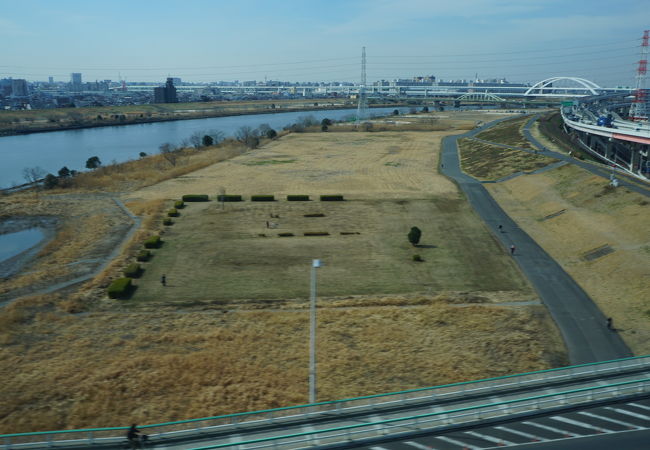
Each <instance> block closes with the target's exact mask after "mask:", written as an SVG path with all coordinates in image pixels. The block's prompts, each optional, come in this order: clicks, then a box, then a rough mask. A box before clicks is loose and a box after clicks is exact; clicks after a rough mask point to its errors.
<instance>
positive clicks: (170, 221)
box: [163, 217, 174, 226]
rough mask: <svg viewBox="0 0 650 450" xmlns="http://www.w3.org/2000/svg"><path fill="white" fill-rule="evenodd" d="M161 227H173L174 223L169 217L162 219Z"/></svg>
mask: <svg viewBox="0 0 650 450" xmlns="http://www.w3.org/2000/svg"><path fill="white" fill-rule="evenodd" d="M163 225H167V226H170V225H174V221H173V220H172V218H171V217H165V218H164V219H163Z"/></svg>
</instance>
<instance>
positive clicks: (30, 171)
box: [23, 166, 47, 183]
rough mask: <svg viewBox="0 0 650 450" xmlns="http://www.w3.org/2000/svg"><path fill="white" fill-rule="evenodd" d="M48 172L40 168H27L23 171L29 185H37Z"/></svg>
mask: <svg viewBox="0 0 650 450" xmlns="http://www.w3.org/2000/svg"><path fill="white" fill-rule="evenodd" d="M45 175H47V172H46V171H44V170H43V169H41V168H40V167H38V166H36V167H25V168H24V169H23V178H24V179H25V181H27V182H28V183H36V182H37V181H38V180H40V179H42V178H43V177H44V176H45Z"/></svg>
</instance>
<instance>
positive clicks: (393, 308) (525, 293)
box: [0, 116, 566, 432]
mask: <svg viewBox="0 0 650 450" xmlns="http://www.w3.org/2000/svg"><path fill="white" fill-rule="evenodd" d="M463 117H465V116H463ZM472 117H476V116H472ZM444 134H445V133H441V132H437V133H435V132H434V133H393V132H390V133H356V134H353V133H314V134H302V135H296V134H292V135H289V136H286V137H284V138H283V139H280V140H277V141H273V142H270V143H268V144H267V145H265V146H264V147H263V148H260V149H257V150H254V151H251V152H247V153H245V154H243V155H240V156H237V157H235V158H232V159H229V160H227V161H223V162H220V163H219V164H214V165H210V166H208V167H205V168H203V169H200V170H197V171H195V172H192V173H191V174H186V175H184V176H179V177H177V178H174V179H170V180H167V181H164V182H161V183H157V184H154V185H149V186H148V187H145V188H142V189H138V190H136V191H129V192H127V193H125V194H124V195H123V198H124V200H125V201H126V202H127V204H128V205H129V207H131V208H132V209H135V208H136V207H137V208H140V210H139V211H136V212H137V213H142V214H143V215H144V214H145V212H146V211H147V210H148V214H149V215H148V216H146V220H145V221H146V222H147V223H148V224H149V226H150V227H151V230H153V229H155V228H156V227H160V216H159V214H160V205H162V204H166V205H169V204H170V203H169V200H168V199H174V198H179V197H180V196H181V195H183V194H186V193H208V194H211V195H213V196H214V194H216V193H217V192H219V191H220V190H221V189H222V188H223V189H225V190H226V191H227V192H228V193H241V194H243V195H245V196H249V195H251V194H260V193H261V194H264V193H272V194H275V195H277V196H278V198H281V196H283V195H286V194H296V193H298V194H302V193H305V194H309V195H312V198H315V196H316V195H317V194H321V193H343V194H344V195H345V196H346V199H347V201H346V202H343V203H342V204H327V205H325V204H322V203H320V202H317V201H314V202H310V203H309V204H308V205H301V206H297V205H293V204H288V203H287V202H286V201H278V202H274V203H272V204H255V205H253V204H252V203H250V202H248V201H247V202H245V203H243V204H241V205H236V206H235V205H227V207H226V209H225V210H224V211H223V212H220V211H219V210H218V209H217V206H218V204H216V202H209V203H206V204H190V205H188V206H187V208H185V209H183V210H181V217H179V218H178V219H176V223H175V224H174V225H173V226H172V227H171V229H168V230H166V231H165V234H163V239H164V240H165V241H166V242H165V244H164V245H163V247H162V248H161V249H158V250H155V253H156V254H155V256H154V258H153V259H152V260H151V262H150V263H147V264H146V267H145V274H144V277H143V278H142V279H141V281H138V284H139V289H138V290H137V291H136V294H135V296H134V297H133V298H132V299H130V300H120V301H117V300H109V299H107V298H106V296H105V290H104V288H105V286H106V284H107V283H108V281H109V280H110V279H111V278H114V277H116V276H119V275H120V273H119V271H120V270H121V268H123V267H124V266H125V265H126V263H128V262H130V261H131V260H130V258H131V256H129V255H130V253H129V251H133V250H135V249H136V248H137V246H138V245H137V244H138V242H141V240H140V241H138V240H137V239H138V238H136V239H135V240H134V241H133V247H132V248H131V247H129V248H127V251H126V253H124V254H123V255H122V256H121V257H120V259H119V260H118V261H117V262H116V263H115V264H114V265H113V266H112V267H111V268H109V270H107V271H106V272H105V273H104V274H103V275H101V276H100V277H98V278H97V279H96V280H94V281H93V282H91V283H88V284H87V285H85V286H84V287H83V288H81V289H79V290H77V291H74V292H71V293H63V294H59V295H53V296H46V297H40V298H31V299H24V300H21V301H18V302H16V303H14V304H13V305H11V306H10V307H8V308H5V309H3V310H2V311H1V312H0V321H1V322H2V326H1V327H0V330H1V331H0V342H1V343H2V347H0V361H1V364H0V376H1V377H2V379H3V380H6V382H5V383H4V384H3V387H2V388H0V397H2V398H3V399H6V401H5V403H4V405H6V408H5V409H3V411H2V414H0V430H2V432H17V431H33V430H42V429H51V428H65V427H86V426H110V425H122V424H124V423H130V422H133V421H135V422H138V423H150V422H158V421H165V420H173V419H180V418H189V417H199V416H207V415H215V414H222V413H229V412H238V411H245V410H253V409H260V408H266V407H274V406H284V405H289V404H296V403H304V402H306V401H307V357H308V352H307V345H306V341H307V338H306V337H307V333H308V330H307V324H308V320H307V310H306V303H307V301H306V298H307V289H308V271H309V261H310V260H311V258H314V257H322V258H323V259H324V261H325V262H326V265H325V266H324V267H323V268H322V269H320V270H321V272H320V273H319V288H320V289H319V290H320V292H321V294H322V295H328V297H323V296H319V305H320V307H319V334H318V336H319V342H318V346H319V354H320V356H319V371H320V378H319V380H320V381H319V383H320V386H319V392H320V394H319V395H320V399H321V400H325V399H333V398H340V397H346V396H354V395H363V394H370V393H376V392H383V391H391V390H399V389H406V388H412V387H420V386H426V385H434V384H439V383H445V382H453V381H460V380H467V379H475V378H481V377H485V376H496V375H503V374H507V373H514V372H522V371H527V370H534V369H542V368H548V367H553V366H557V365H561V364H563V363H565V362H566V359H565V355H564V349H563V346H562V343H561V339H560V337H559V334H558V333H557V331H556V329H555V327H554V325H553V324H552V323H551V321H550V320H549V318H548V314H547V313H546V312H545V310H544V309H543V307H542V306H541V305H539V304H537V305H535V304H533V305H529V304H528V303H529V302H530V301H531V300H534V294H533V293H532V291H531V289H530V287H528V285H527V283H526V282H525V280H524V279H523V278H522V276H521V275H520V273H519V272H518V270H517V268H516V267H515V266H514V264H513V263H512V261H511V259H510V258H509V257H508V256H507V255H506V254H505V253H504V252H503V249H501V248H499V246H498V245H497V244H496V242H495V241H494V240H493V239H492V238H491V237H490V235H489V233H488V232H487V231H486V230H485V228H484V227H483V226H482V225H481V224H480V223H479V222H478V219H476V217H475V216H474V215H473V214H472V213H470V212H469V210H468V207H467V205H466V204H465V203H464V201H463V200H462V198H461V196H460V194H459V193H458V191H457V189H456V187H455V186H454V185H453V183H451V182H450V181H449V180H447V179H446V178H444V177H442V176H439V175H436V173H435V167H437V163H438V160H437V158H438V155H437V153H436V152H432V151H431V149H436V148H439V145H440V139H441V138H442V136H443V135H444ZM269 161H283V163H271V162H269ZM267 162H269V163H267ZM136 184H137V183H134V185H136ZM143 184H148V183H143ZM128 185H129V183H128V182H127V181H123V182H121V183H120V184H119V186H128ZM317 209H318V210H321V211H322V212H323V213H324V214H325V217H321V218H305V217H304V213H305V212H311V211H315V210H317ZM271 213H273V215H274V216H279V217H273V218H271V217H269V216H270V214H271ZM266 220H269V221H273V222H276V223H278V227H277V228H273V229H267V228H266V226H265V222H266ZM312 220H314V221H315V222H312ZM412 225H418V226H420V228H422V229H423V231H424V234H423V239H422V244H423V245H422V247H420V248H412V247H410V246H409V245H408V244H407V242H406V233H407V232H408V228H409V227H410V226H412ZM312 227H313V228H312ZM289 229H291V230H296V234H298V231H303V230H304V231H313V230H317V231H320V230H323V229H327V230H326V231H328V230H329V231H331V233H330V236H321V237H303V236H300V237H299V236H295V237H287V238H281V237H277V236H272V233H273V232H279V231H280V230H282V231H285V230H287V231H288V230H289ZM340 231H355V232H359V233H360V234H358V235H356V234H355V235H340V234H337V233H340ZM259 234H268V236H267V237H262V236H259ZM415 252H417V253H420V254H421V255H422V256H423V259H424V260H425V261H424V262H422V263H417V262H414V261H413V260H412V258H411V256H412V254H413V253H415ZM477 255H480V256H477ZM279 258H280V259H281V261H280V262H279V261H278V259H279ZM443 268H444V270H443ZM495 268H498V270H497V271H495ZM163 271H164V272H165V273H167V274H168V276H169V282H170V286H169V288H170V289H169V290H167V291H162V289H161V287H160V284H159V278H158V274H159V273H161V272H163ZM396 274H398V275H399V276H396ZM445 275H446V276H445ZM230 279H232V280H234V281H235V282H231V280H230ZM193 284H196V285H197V288H194V287H193ZM267 288H268V289H267ZM398 291H402V292H399V293H396V292H398ZM157 292H158V293H157ZM284 292H286V293H287V294H290V295H283V293H284ZM369 293H371V294H372V295H368V294H369ZM329 296H334V297H329ZM186 298H187V300H185V299H186ZM269 300H272V301H269ZM71 301H76V302H77V303H75V304H74V305H70V304H69V302H71ZM522 301H524V302H525V304H522V305H521V306H513V305H516V304H517V303H520V302H522ZM66 302H68V303H66ZM501 303H504V304H503V305H501ZM505 303H507V305H506V304H505ZM260 308H261V310H260ZM71 310H74V311H80V310H83V311H85V314H68V313H65V312H62V311H71ZM45 366H47V370H46V371H45V370H43V367H45Z"/></svg>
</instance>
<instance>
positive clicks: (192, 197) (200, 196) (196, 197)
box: [183, 194, 210, 202]
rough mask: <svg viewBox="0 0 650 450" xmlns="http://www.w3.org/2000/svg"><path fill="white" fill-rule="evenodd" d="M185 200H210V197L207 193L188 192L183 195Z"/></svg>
mask: <svg viewBox="0 0 650 450" xmlns="http://www.w3.org/2000/svg"><path fill="white" fill-rule="evenodd" d="M183 201H184V202H209V201H210V198H209V197H208V196H207V195H206V194H186V195H184V196H183Z"/></svg>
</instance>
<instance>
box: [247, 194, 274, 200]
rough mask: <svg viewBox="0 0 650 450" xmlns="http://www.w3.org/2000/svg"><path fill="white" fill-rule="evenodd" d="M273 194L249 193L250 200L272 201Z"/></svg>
mask: <svg viewBox="0 0 650 450" xmlns="http://www.w3.org/2000/svg"><path fill="white" fill-rule="evenodd" d="M274 201H275V196H273V195H251V202H274Z"/></svg>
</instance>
